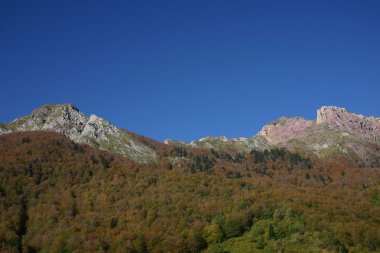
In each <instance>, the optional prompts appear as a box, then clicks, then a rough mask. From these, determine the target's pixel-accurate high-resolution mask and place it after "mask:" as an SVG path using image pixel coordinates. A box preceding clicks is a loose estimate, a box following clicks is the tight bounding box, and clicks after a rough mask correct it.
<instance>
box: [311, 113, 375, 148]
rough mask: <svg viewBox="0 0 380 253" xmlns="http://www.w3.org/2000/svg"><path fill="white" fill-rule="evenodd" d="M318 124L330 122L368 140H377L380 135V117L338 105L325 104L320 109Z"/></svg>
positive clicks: (335, 126)
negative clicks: (360, 113) (351, 111)
mask: <svg viewBox="0 0 380 253" xmlns="http://www.w3.org/2000/svg"><path fill="white" fill-rule="evenodd" d="M317 124H328V125H330V126H331V127H333V128H335V129H338V130H342V131H346V132H348V133H350V134H353V135H356V136H358V137H361V138H363V139H364V140H368V141H377V138H378V137H379V136H380V118H375V117H366V116H363V115H357V114H354V113H350V112H348V111H347V110H346V109H344V108H339V107H336V106H323V107H322V108H321V109H319V110H318V112H317Z"/></svg>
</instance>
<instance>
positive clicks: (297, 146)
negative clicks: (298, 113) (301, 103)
mask: <svg viewBox="0 0 380 253" xmlns="http://www.w3.org/2000/svg"><path fill="white" fill-rule="evenodd" d="M258 135H261V136H263V137H265V138H266V139H267V140H268V141H269V143H271V144H272V145H275V146H280V147H286V148H288V149H291V150H295V151H302V152H313V153H315V154H317V155H318V156H320V157H325V158H331V157H335V156H341V157H345V158H349V159H350V160H352V161H354V162H356V163H359V164H360V165H363V166H374V165H376V164H377V165H378V164H380V153H379V150H380V118H375V117H366V116H363V115H357V114H354V113H351V112H348V111H347V110H346V109H345V108H340V107H336V106H323V107H321V108H320V109H319V110H318V111H317V119H316V120H306V119H304V118H301V117H292V118H286V117H283V118H280V119H279V120H276V121H273V122H272V123H270V124H268V125H266V126H264V127H263V128H262V130H261V131H260V132H259V133H258Z"/></svg>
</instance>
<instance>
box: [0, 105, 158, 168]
mask: <svg viewBox="0 0 380 253" xmlns="http://www.w3.org/2000/svg"><path fill="white" fill-rule="evenodd" d="M36 130H45V131H49V130H50V131H56V132H59V133H62V134H64V135H66V136H67V137H69V138H70V139H71V140H73V141H75V142H77V143H83V144H89V145H91V146H93V147H97V148H100V149H103V150H108V151H113V152H116V153H119V154H121V155H123V156H125V157H127V158H130V159H132V160H134V161H137V162H143V163H145V162H149V161H151V160H154V159H155V157H156V152H155V150H154V149H152V148H151V147H149V146H148V145H145V144H143V143H141V142H140V141H138V140H137V139H136V138H135V134H133V133H131V132H128V131H126V130H123V129H119V128H117V127H115V126H114V125H112V124H111V123H109V122H108V121H106V120H104V119H102V118H100V117H98V116H96V115H94V114H92V115H90V116H85V115H84V114H83V113H81V112H80V111H79V110H78V109H77V108H76V107H75V106H74V105H71V104H59V105H45V106H42V107H40V108H38V109H36V110H34V111H33V112H32V113H31V114H30V115H28V116H26V117H22V118H19V119H16V120H15V121H13V122H10V123H8V124H2V125H1V126H0V134H4V133H10V132H19V131H36Z"/></svg>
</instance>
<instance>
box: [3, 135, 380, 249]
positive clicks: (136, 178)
mask: <svg viewBox="0 0 380 253" xmlns="http://www.w3.org/2000/svg"><path fill="white" fill-rule="evenodd" d="M139 138H142V137H139ZM150 145H152V146H154V147H155V149H156V150H157V152H158V154H159V155H158V158H157V159H156V161H155V162H154V163H152V164H149V165H141V164H137V163H135V162H132V161H130V160H128V159H126V158H123V157H121V156H119V155H117V154H113V153H109V152H105V151H100V150H97V149H94V148H90V147H89V146H86V145H79V144H75V143H73V142H72V141H70V140H69V139H67V138H66V137H64V136H63V135H60V134H57V133H54V132H23V133H12V134H7V135H2V136H0V251H1V252H199V251H202V250H206V251H208V252H223V251H224V252H225V251H226V249H225V247H227V246H228V245H227V244H226V242H228V241H229V240H233V239H234V238H248V236H249V238H250V239H249V243H250V244H251V245H250V246H249V247H251V246H252V247H254V248H255V250H257V252H271V250H276V251H278V250H284V251H283V252H287V251H286V249H290V248H291V247H293V248H292V249H293V251H289V252H302V251H297V250H296V248H294V247H297V245H298V246H299V245H305V246H304V248H307V247H310V251H305V252H314V251H315V252H322V250H325V251H326V252H338V251H339V252H351V251H352V252H370V251H379V250H380V171H379V169H374V168H360V169H359V168H354V167H352V166H349V165H348V164H346V163H344V161H336V162H335V163H334V164H333V163H327V162H324V161H320V160H318V159H317V158H306V157H302V156H300V155H298V154H294V153H290V152H288V151H286V150H285V149H275V150H272V151H265V152H258V151H252V152H251V153H250V154H245V153H239V152H227V151H223V150H207V149H196V148H189V147H184V146H181V145H169V146H168V145H162V144H157V143H150ZM291 240H293V241H291ZM280 242H283V243H282V244H281V243H280ZM284 242H289V244H288V245H289V246H286V244H284ZM226 245H227V246H226ZM284 245H285V246H284ZM247 247H248V246H247ZM287 247H289V248H287ZM280 248H281V249H280ZM229 250H231V251H233V249H229ZM294 250H296V251H294ZM346 250H347V251H346ZM247 252H248V251H247ZM272 252H273V251H272Z"/></svg>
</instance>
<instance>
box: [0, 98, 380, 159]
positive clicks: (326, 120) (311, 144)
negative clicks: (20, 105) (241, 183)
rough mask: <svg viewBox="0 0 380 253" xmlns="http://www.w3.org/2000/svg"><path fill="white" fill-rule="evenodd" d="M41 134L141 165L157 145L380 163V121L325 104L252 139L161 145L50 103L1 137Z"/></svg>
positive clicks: (2, 127) (1, 128)
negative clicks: (280, 150)
mask: <svg viewBox="0 0 380 253" xmlns="http://www.w3.org/2000/svg"><path fill="white" fill-rule="evenodd" d="M36 130H44V131H47V130H53V131H56V132H60V133H62V134H64V135H66V136H67V137H69V138H70V139H71V140H73V141H74V142H77V143H83V144H88V145H91V146H93V147H97V148H100V149H103V150H108V151H112V152H116V153H119V154H121V155H123V156H125V157H127V158H130V159H132V160H134V161H137V162H140V163H147V162H150V161H154V160H155V159H156V156H157V148H155V147H154V146H159V145H182V146H186V147H189V148H206V149H223V150H226V151H233V152H245V153H248V152H250V151H251V150H253V149H254V150H259V151H263V150H270V149H272V148H275V147H285V148H287V149H289V150H292V151H296V152H301V153H306V154H312V153H313V154H316V155H317V156H319V157H322V158H331V157H334V156H344V157H347V158H349V160H352V161H353V162H355V163H359V164H361V165H363V166H375V165H378V164H380V155H379V153H380V152H379V150H380V118H377V117H368V116H363V115H360V114H354V113H351V112H349V111H348V110H346V109H345V108H342V107H337V106H322V107H321V108H320V109H318V110H317V116H316V119H315V120H307V119H305V118H303V117H281V118H279V119H278V120H274V121H272V122H270V123H269V124H267V125H265V126H264V127H263V128H262V129H261V130H260V131H259V132H258V133H257V134H256V135H254V136H252V137H239V138H227V137H225V136H220V137H211V136H208V137H205V138H201V139H199V140H195V141H192V142H189V143H187V142H181V141H173V140H170V139H167V140H165V141H164V142H163V143H160V142H157V141H155V140H153V139H150V138H147V137H145V136H139V135H138V134H135V133H132V132H129V131H128V130H124V129H121V128H118V127H116V126H115V125H112V124H111V123H110V122H109V121H107V120H105V119H103V118H100V117H98V116H96V115H95V114H91V115H89V116H86V115H84V114H83V113H82V112H81V111H80V110H79V109H78V108H77V107H76V106H75V105H73V104H47V105H44V106H41V107H39V108H37V109H35V110H33V111H32V113H31V114H30V115H27V116H24V117H20V118H18V119H16V120H14V121H12V122H9V123H6V124H0V134H6V133H11V132H18V131H36ZM153 143H157V144H153ZM150 144H153V145H150Z"/></svg>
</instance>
